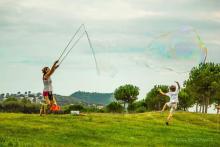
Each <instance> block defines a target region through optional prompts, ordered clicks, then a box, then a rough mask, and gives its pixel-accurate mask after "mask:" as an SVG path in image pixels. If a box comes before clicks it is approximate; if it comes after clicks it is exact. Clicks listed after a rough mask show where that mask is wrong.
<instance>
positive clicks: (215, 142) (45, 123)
mask: <svg viewBox="0 0 220 147" xmlns="http://www.w3.org/2000/svg"><path fill="white" fill-rule="evenodd" d="M166 115H167V113H165V114H162V115H161V114H160V113H158V112H149V113H142V114H97V113H91V114H87V115H86V116H72V115H47V116H43V117H40V116H38V115H34V114H14V113H0V146H37V147H39V146H65V147H66V146H87V147H93V146H94V147H98V146H104V147H106V146H108V147H115V146H124V147H128V146H129V147H139V146H143V147H146V146H169V147H170V146H171V147H172V146H193V147H202V146H216V147H217V146H220V124H219V122H220V115H218V116H217V115H214V114H196V113H186V112H177V113H176V114H175V116H174V119H173V121H172V122H171V125H170V126H165V125H164V120H165V118H166Z"/></svg>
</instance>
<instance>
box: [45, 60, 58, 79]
mask: <svg viewBox="0 0 220 147" xmlns="http://www.w3.org/2000/svg"><path fill="white" fill-rule="evenodd" d="M58 62H59V60H57V61H55V62H54V64H53V66H52V67H51V70H50V71H49V72H48V73H46V75H45V76H44V77H45V78H46V79H48V78H49V77H50V76H51V75H52V74H53V73H54V71H55V70H56V69H57V68H58V67H59V65H57V63H58Z"/></svg>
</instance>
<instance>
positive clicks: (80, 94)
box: [70, 91, 114, 105]
mask: <svg viewBox="0 0 220 147" xmlns="http://www.w3.org/2000/svg"><path fill="white" fill-rule="evenodd" d="M70 96H71V97H74V98H75V99H76V100H78V101H83V102H86V103H89V104H103V105H107V104H109V103H110V102H112V101H113V100H114V95H113V93H97V92H84V91H77V92H75V93H73V94H71V95H70Z"/></svg>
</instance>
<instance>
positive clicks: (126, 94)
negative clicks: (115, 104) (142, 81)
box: [114, 84, 139, 108]
mask: <svg viewBox="0 0 220 147" xmlns="http://www.w3.org/2000/svg"><path fill="white" fill-rule="evenodd" d="M138 95H139V88H138V87H137V86H133V85H130V84H126V85H123V86H120V87H119V88H117V89H116V90H115V92H114V97H115V99H116V100H118V101H123V103H124V108H125V104H126V103H133V102H134V101H135V100H136V99H137V96H138Z"/></svg>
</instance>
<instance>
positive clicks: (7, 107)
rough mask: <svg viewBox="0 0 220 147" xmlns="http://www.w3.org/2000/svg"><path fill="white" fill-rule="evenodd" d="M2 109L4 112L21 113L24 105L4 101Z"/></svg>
mask: <svg viewBox="0 0 220 147" xmlns="http://www.w3.org/2000/svg"><path fill="white" fill-rule="evenodd" d="M3 109H4V111H5V112H23V111H24V105H23V104H22V103H20V102H17V101H6V102H4V103H3Z"/></svg>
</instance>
